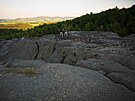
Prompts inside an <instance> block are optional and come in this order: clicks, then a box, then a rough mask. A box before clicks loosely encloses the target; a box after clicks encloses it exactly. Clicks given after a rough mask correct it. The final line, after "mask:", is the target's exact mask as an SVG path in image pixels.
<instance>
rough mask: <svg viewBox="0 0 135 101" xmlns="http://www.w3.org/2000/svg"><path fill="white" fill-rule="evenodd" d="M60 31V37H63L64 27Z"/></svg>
mask: <svg viewBox="0 0 135 101" xmlns="http://www.w3.org/2000/svg"><path fill="white" fill-rule="evenodd" d="M59 32H60V37H63V31H62V28H60V29H59Z"/></svg>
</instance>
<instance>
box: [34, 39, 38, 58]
mask: <svg viewBox="0 0 135 101" xmlns="http://www.w3.org/2000/svg"><path fill="white" fill-rule="evenodd" d="M36 45H37V53H36V55H35V58H34V59H35V60H36V59H37V56H38V54H39V44H38V42H36Z"/></svg>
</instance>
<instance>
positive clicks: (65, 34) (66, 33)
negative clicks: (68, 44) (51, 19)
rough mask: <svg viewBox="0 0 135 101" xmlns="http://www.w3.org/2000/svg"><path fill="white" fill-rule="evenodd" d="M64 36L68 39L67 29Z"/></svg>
mask: <svg viewBox="0 0 135 101" xmlns="http://www.w3.org/2000/svg"><path fill="white" fill-rule="evenodd" d="M64 36H65V37H67V36H68V32H67V29H65V32H64Z"/></svg>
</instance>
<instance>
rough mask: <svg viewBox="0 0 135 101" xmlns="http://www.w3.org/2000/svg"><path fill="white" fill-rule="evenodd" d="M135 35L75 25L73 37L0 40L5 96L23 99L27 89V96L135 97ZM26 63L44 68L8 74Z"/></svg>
mask: <svg viewBox="0 0 135 101" xmlns="http://www.w3.org/2000/svg"><path fill="white" fill-rule="evenodd" d="M134 38H135V37H134V35H131V36H127V37H124V38H121V37H119V36H118V35H117V34H116V33H112V32H98V31H92V32H88V31H72V32H69V33H68V37H59V35H46V36H43V37H40V38H30V39H27V38H22V39H12V40H0V81H2V83H0V91H1V92H0V95H2V97H1V96H0V100H9V99H12V100H19V99H21V95H23V97H24V98H22V99H23V100H52V101H59V100H62V101H67V100H73V101H76V100H79V101H89V100H91V101H103V100H104V101H134V100H135V95H134V94H135V86H134V85H135V76H134V75H135V39H134ZM27 67H33V68H36V69H39V70H40V72H41V73H40V74H39V75H36V76H34V77H27V76H25V75H20V74H14V73H10V74H4V73H5V72H4V71H6V70H8V69H10V68H27ZM3 72H4V73H3ZM4 80H5V81H4ZM19 81H21V82H19ZM11 83H12V84H13V85H10V84H11ZM16 84H17V85H16ZM33 85H35V86H33ZM11 86H14V87H13V88H12V87H11ZM15 86H18V88H16V87H15ZM27 88H30V89H28V90H27ZM4 89H5V90H4ZM36 90H37V91H38V92H37V93H36ZM45 90H46V92H45ZM23 91H24V93H23ZM8 92H10V93H8ZM13 92H14V93H13ZM31 92H33V93H31ZM7 93H8V97H7ZM12 93H13V95H12ZM19 94H20V95H19ZM17 96H18V97H17ZM44 96H47V97H46V98H43V97H44ZM40 98H41V99H40Z"/></svg>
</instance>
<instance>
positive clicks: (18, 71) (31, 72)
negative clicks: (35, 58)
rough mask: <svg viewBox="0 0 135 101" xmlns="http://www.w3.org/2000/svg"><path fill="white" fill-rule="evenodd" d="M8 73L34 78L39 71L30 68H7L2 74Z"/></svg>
mask: <svg viewBox="0 0 135 101" xmlns="http://www.w3.org/2000/svg"><path fill="white" fill-rule="evenodd" d="M8 73H15V74H25V75H28V76H34V75H37V74H39V71H38V70H37V69H35V68H32V67H26V68H9V69H7V70H5V72H4V74H8Z"/></svg>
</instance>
